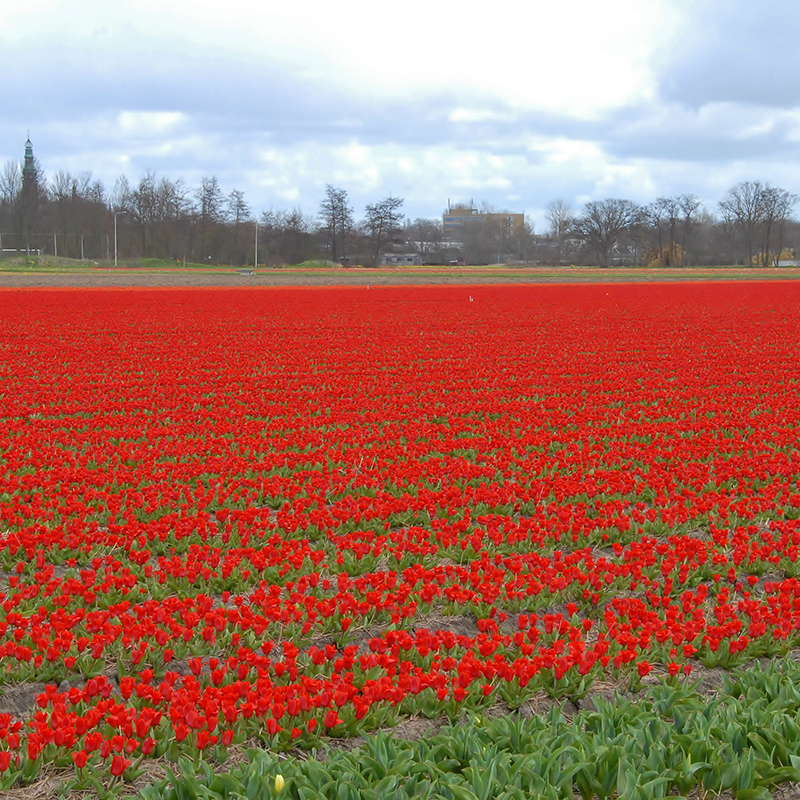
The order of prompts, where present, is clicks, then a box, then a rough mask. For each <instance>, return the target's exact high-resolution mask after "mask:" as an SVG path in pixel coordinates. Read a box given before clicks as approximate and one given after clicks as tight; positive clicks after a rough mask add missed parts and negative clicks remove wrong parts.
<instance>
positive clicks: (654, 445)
mask: <svg viewBox="0 0 800 800" xmlns="http://www.w3.org/2000/svg"><path fill="white" fill-rule="evenodd" d="M0 323H1V324H2V332H1V333H0V373H1V374H2V383H0V397H1V398H2V400H1V401H0V414H1V415H2V427H0V608H1V609H2V612H1V613H0V692H1V694H0V787H3V788H4V789H5V790H11V789H13V787H19V786H22V785H24V784H26V783H30V782H32V781H35V780H38V779H39V778H40V776H41V775H42V774H43V770H50V771H51V772H52V771H53V770H55V771H57V770H64V774H67V773H69V774H70V775H72V776H73V777H75V776H77V779H78V780H84V784H82V785H86V786H89V783H86V781H87V780H88V778H87V777H86V776H87V775H88V773H89V772H91V774H92V775H93V776H95V781H99V782H100V784H101V785H102V786H103V787H106V789H108V788H109V787H111V788H112V789H113V787H114V786H117V787H122V786H124V785H125V784H126V782H130V781H131V780H135V778H136V776H137V774H139V773H140V772H141V771H142V770H143V769H146V767H147V764H148V763H149V762H152V761H154V760H155V759H162V760H166V761H168V762H170V763H177V762H178V760H179V759H181V758H182V757H185V759H189V760H191V762H192V763H193V764H194V765H198V764H200V762H218V763H220V764H223V763H224V759H225V757H226V753H227V752H228V751H229V750H230V749H231V748H234V747H237V746H243V745H244V743H247V742H254V741H255V742H259V743H261V744H262V746H264V747H265V748H267V749H269V750H272V751H281V750H284V751H295V750H296V749H300V748H305V749H310V748H313V747H318V746H320V744H321V743H324V742H326V741H328V740H329V739H330V738H342V737H350V736H356V735H359V734H361V733H364V732H369V731H374V730H378V729H386V728H388V727H390V726H391V725H393V724H396V723H397V722H398V721H400V720H403V719H407V718H409V717H424V718H430V719H439V718H442V719H446V720H448V719H449V720H453V721H454V720H457V719H459V717H460V715H462V714H464V713H465V712H466V713H472V712H478V713H479V712H481V711H485V710H487V709H495V711H496V710H497V709H498V708H500V709H504V710H505V712H506V713H512V712H513V711H514V710H515V709H519V708H520V707H522V706H523V705H524V704H526V703H528V702H529V701H530V700H531V699H532V698H535V697H536V696H540V695H546V696H549V697H551V698H556V699H565V700H566V699H569V700H571V701H579V700H580V699H581V698H584V697H586V696H587V694H589V693H591V692H592V691H593V686H596V685H599V684H603V685H606V684H608V685H614V686H617V687H621V688H622V689H625V690H630V691H634V692H635V691H638V690H639V689H640V688H641V686H642V685H653V684H655V683H656V682H669V681H673V682H675V684H676V685H677V684H678V683H681V682H682V685H683V684H686V683H690V682H691V680H692V678H693V677H694V676H696V675H697V674H698V673H699V672H700V671H701V670H708V669H710V668H724V669H729V668H736V667H740V666H743V665H746V664H749V663H751V662H752V661H753V659H758V658H763V657H773V656H780V655H782V654H784V653H787V652H789V651H791V650H792V649H794V648H798V647H800V561H799V559H798V552H799V551H800V550H799V549H800V485H799V484H798V481H800V449H798V439H799V438H800V366H798V334H799V333H800V283H788V282H787V283H675V284H609V285H583V286H568V285H550V286H533V285H527V286H512V285H508V286H461V287H457V286H450V287H432V286H427V287H412V286H402V287H382V288H375V287H372V288H367V287H357V288H354V287H350V288H345V287H342V288H320V289H302V288H287V289H255V290H243V289H209V290H204V289H185V290H182V289H154V290H147V289H136V290H110V289H96V290H44V289H43V290H30V291H12V290H3V291H0ZM76 785H77V784H76ZM93 785H95V788H97V786H96V784H93ZM287 791H288V790H287ZM742 796H743V797H744V796H745V795H742ZM456 797H458V795H456Z"/></svg>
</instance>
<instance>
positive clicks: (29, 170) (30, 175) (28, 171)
mask: <svg viewBox="0 0 800 800" xmlns="http://www.w3.org/2000/svg"><path fill="white" fill-rule="evenodd" d="M35 181H36V162H35V161H34V160H33V145H32V144H31V137H30V134H28V141H27V142H25V164H24V166H23V167H22V184H23V186H24V185H25V184H26V183H28V184H31V183H34V182H35Z"/></svg>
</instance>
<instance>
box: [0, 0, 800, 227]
mask: <svg viewBox="0 0 800 800" xmlns="http://www.w3.org/2000/svg"><path fill="white" fill-rule="evenodd" d="M0 53H2V58H1V59H0V86H2V96H3V103H2V114H0V165H3V164H5V163H6V162H7V161H9V160H11V159H14V160H21V158H22V155H23V151H24V144H25V139H26V137H27V134H28V131H30V137H31V140H32V142H33V145H34V152H35V154H36V156H37V158H38V159H39V161H40V163H41V165H42V166H43V167H44V170H45V172H46V174H49V175H52V174H53V173H54V172H55V171H57V170H68V171H70V172H73V173H77V172H81V171H83V170H91V171H92V173H93V176H94V177H96V178H100V179H102V181H103V182H104V183H105V185H106V187H107V188H108V189H110V188H111V187H113V184H114V181H115V179H116V177H117V176H119V175H120V174H125V175H126V176H127V177H128V178H129V180H130V181H131V182H132V183H135V182H137V181H138V180H139V179H140V178H141V176H142V175H143V174H144V173H145V172H146V171H147V170H153V171H155V173H156V175H157V176H161V175H165V176H168V177H170V178H174V179H177V178H181V179H183V181H184V182H185V183H186V184H187V185H189V186H192V187H194V186H196V185H198V184H199V182H200V179H201V178H202V177H203V176H212V175H214V176H216V177H217V178H218V179H219V182H220V184H221V185H222V188H223V189H224V190H225V191H226V192H227V191H230V190H231V189H240V190H243V191H244V192H245V196H246V199H247V200H248V202H249V203H250V205H251V207H252V208H253V210H254V211H255V212H261V211H264V210H267V209H275V210H278V209H288V208H294V207H298V208H300V209H302V210H303V211H304V212H305V213H307V214H310V215H313V214H315V213H316V211H317V209H318V207H319V201H320V198H321V197H322V194H323V192H324V188H325V184H326V183H331V184H333V185H335V186H338V187H341V188H344V189H346V190H347V191H348V192H349V194H350V199H351V201H352V203H353V205H354V206H355V209H356V213H357V214H360V213H361V212H362V211H363V207H364V204H366V203H370V202H375V201H376V200H379V199H381V198H383V197H386V196H387V195H389V194H391V195H394V196H397V197H402V198H404V200H405V205H404V211H405V212H406V214H407V215H408V216H409V217H412V218H413V217H431V216H437V215H440V214H441V213H442V210H443V209H444V207H445V206H446V205H447V203H448V200H450V201H451V202H454V203H455V202H463V201H469V200H470V199H472V200H474V201H475V203H476V204H480V203H482V202H485V203H488V204H490V205H492V206H494V207H495V208H498V209H507V210H511V211H524V212H526V213H527V214H528V215H529V217H530V219H531V221H532V222H533V223H534V225H535V227H536V229H537V230H542V229H543V228H544V225H545V223H544V212H543V210H544V208H545V206H546V205H547V203H548V202H550V201H552V200H554V199H557V198H558V199H563V200H565V201H566V202H568V203H570V204H572V205H573V206H574V207H575V208H576V209H579V208H580V207H581V205H582V204H583V203H584V202H586V201H587V200H590V199H600V198H603V197H626V198H629V199H632V200H636V201H638V202H642V203H646V202H649V201H651V200H653V199H655V198H656V197H657V196H659V195H674V194H680V193H683V192H692V193H694V194H697V195H698V196H700V197H701V198H702V199H703V200H704V202H705V203H706V207H707V208H708V209H709V210H712V211H713V210H714V209H715V207H716V202H717V200H718V199H719V198H720V197H721V196H722V194H723V193H724V192H725V190H726V189H727V188H729V187H730V186H731V185H733V184H734V183H736V182H737V181H740V180H754V179H759V180H762V181H769V182H771V183H773V184H775V185H778V186H781V187H783V188H786V189H789V190H791V191H794V192H800V3H798V2H797V0H761V1H760V2H759V3H755V2H753V0H603V2H598V0H547V1H545V0H526V1H525V2H523V1H522V0H520V1H519V2H512V0H493V2H489V3H472V4H471V3H468V2H466V1H465V0H461V1H460V2H442V0H406V2H404V3H375V2H374V0H369V1H368V0H339V2H337V3H332V2H321V0H305V2H302V3H300V2H287V1H286V0H281V2H276V0H263V2H260V3H256V2H251V0H224V2H221V1H220V0H114V2H109V0H25V2H13V0H0Z"/></svg>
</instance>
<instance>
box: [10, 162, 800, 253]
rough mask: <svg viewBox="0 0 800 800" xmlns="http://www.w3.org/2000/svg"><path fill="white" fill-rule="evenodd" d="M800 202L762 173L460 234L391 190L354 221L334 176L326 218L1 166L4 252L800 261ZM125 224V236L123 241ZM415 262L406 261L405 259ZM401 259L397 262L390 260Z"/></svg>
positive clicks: (157, 184)
mask: <svg viewBox="0 0 800 800" xmlns="http://www.w3.org/2000/svg"><path fill="white" fill-rule="evenodd" d="M797 201H798V197H797V196H796V195H794V194H792V193H790V192H788V191H787V190H785V189H781V188H778V187H775V186H771V185H770V184H768V183H761V182H760V181H746V182H742V183H738V184H736V185H735V186H733V187H731V188H730V189H729V190H728V191H727V192H726V194H725V195H724V196H723V197H722V199H721V200H720V201H719V202H718V203H717V205H716V208H715V209H714V210H708V209H706V208H704V207H703V205H702V203H701V201H700V200H699V198H697V197H695V196H694V195H688V194H682V195H679V196H676V197H659V198H657V199H656V200H655V201H653V202H652V203H650V204H648V205H639V204H637V203H634V202H633V201H631V200H626V199H621V198H607V199H603V200H595V201H590V202H587V203H586V204H585V205H584V206H583V207H582V208H580V209H578V210H575V209H573V208H572V206H571V205H570V204H569V203H567V202H565V201H563V200H555V201H553V202H551V203H550V204H549V205H548V206H547V208H546V214H545V217H546V221H547V229H546V230H545V231H544V232H543V233H541V234H536V233H535V232H534V230H533V228H532V226H530V225H529V224H527V223H526V224H525V225H524V226H522V227H521V228H517V229H514V230H511V229H510V228H508V227H507V226H504V225H502V224H499V223H498V218H499V217H501V215H499V214H491V213H489V212H491V211H492V210H493V209H491V208H490V207H489V206H486V205H484V207H483V208H482V209H481V210H480V211H477V213H475V214H474V216H472V217H470V218H469V220H468V221H467V222H466V224H464V225H463V226H462V227H461V228H460V229H459V230H457V231H452V230H449V231H445V230H444V229H443V225H442V220H441V218H414V219H412V218H409V217H406V215H405V213H404V211H403V205H404V203H403V200H402V198H399V197H392V196H389V197H385V198H383V199H381V200H378V201H376V202H374V203H371V204H368V205H366V206H365V207H364V209H363V212H362V214H361V215H359V216H357V215H356V212H355V209H354V207H353V206H352V204H351V202H350V198H349V195H348V192H347V191H346V190H345V189H343V188H341V187H337V186H332V185H327V186H326V187H325V191H324V194H323V197H322V198H321V200H320V201H319V207H318V211H317V213H316V214H315V215H308V214H305V213H303V211H301V210H300V209H298V208H294V209H290V210H268V211H263V212H261V213H260V214H256V213H255V212H254V211H253V209H252V208H251V206H250V204H249V203H248V202H247V200H246V198H245V195H244V192H242V191H240V190H237V189H233V190H230V191H225V190H224V189H223V187H222V186H221V185H220V183H219V181H218V180H217V178H216V177H214V176H211V177H204V178H202V180H201V182H200V185H199V186H196V187H189V186H187V185H186V184H185V183H184V182H183V181H182V180H173V179H171V178H168V177H163V176H162V177H159V176H157V175H156V174H155V173H154V172H152V171H150V172H147V173H146V174H145V175H143V176H142V177H141V178H140V179H139V181H138V182H137V183H135V184H134V183H131V182H130V181H129V180H128V179H127V178H126V177H125V176H121V177H120V178H118V179H117V181H116V182H115V184H114V187H113V188H112V189H111V191H108V190H107V189H106V188H105V187H104V186H103V184H102V182H101V181H99V180H97V179H95V178H93V177H92V174H91V173H90V172H81V173H79V174H77V175H73V174H71V173H69V172H66V171H61V170H60V171H58V172H56V173H55V174H54V175H53V176H52V177H51V178H50V179H46V178H45V175H44V173H43V171H42V170H41V168H40V167H39V166H38V164H37V165H36V169H35V172H34V173H33V174H30V171H29V174H27V175H23V169H22V167H21V166H20V164H18V163H17V162H13V161H12V162H9V163H8V164H6V166H5V168H4V169H3V170H2V171H0V251H3V252H4V253H5V254H6V255H8V254H9V253H31V252H35V253H46V254H54V255H58V256H64V257H68V258H78V259H88V260H94V261H101V260H109V259H111V260H113V258H114V254H115V239H116V244H117V248H118V253H119V257H120V258H121V259H125V260H129V259H148V258H159V259H172V260H176V261H186V262H193V263H207V264H229V265H234V266H243V265H252V264H255V263H256V258H257V260H258V264H259V265H267V266H280V265H288V264H298V263H302V262H306V261H309V260H325V261H330V262H333V263H336V264H342V265H356V264H361V265H365V266H374V265H377V264H380V263H381V261H382V259H386V258H387V256H392V257H394V258H395V263H421V264H452V263H470V264H485V263H495V262H516V263H528V264H553V265H557V264H599V265H600V266H604V267H607V266H611V265H613V264H624V265H652V266H693V265H702V264H743V265H748V266H762V265H771V264H777V263H778V262H779V261H781V260H791V259H793V258H794V253H795V250H797V255H798V257H800V225H798V223H797V221H796V220H795V219H794V218H793V210H794V207H795V205H796V204H797ZM115 231H116V234H117V235H116V236H115ZM404 259H405V260H404ZM390 261H391V259H390Z"/></svg>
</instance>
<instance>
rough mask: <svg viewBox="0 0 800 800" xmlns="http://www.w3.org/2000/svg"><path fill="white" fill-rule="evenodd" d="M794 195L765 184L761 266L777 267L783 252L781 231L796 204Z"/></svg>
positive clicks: (796, 199) (796, 198)
mask: <svg viewBox="0 0 800 800" xmlns="http://www.w3.org/2000/svg"><path fill="white" fill-rule="evenodd" d="M797 201H798V197H797V195H796V194H792V193H791V192H787V191H786V189H779V188H778V187H776V186H770V185H769V184H767V185H766V186H765V187H764V196H763V201H762V205H763V210H764V222H763V229H762V236H761V257H760V262H761V264H762V266H767V265H774V266H777V265H778V262H779V261H780V257H781V252H782V251H783V231H784V226H785V224H786V221H787V220H788V219H789V218H790V216H791V213H792V209H793V208H794V206H795V205H796V204H797Z"/></svg>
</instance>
